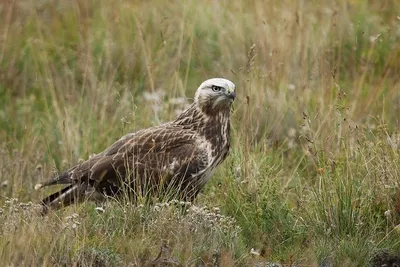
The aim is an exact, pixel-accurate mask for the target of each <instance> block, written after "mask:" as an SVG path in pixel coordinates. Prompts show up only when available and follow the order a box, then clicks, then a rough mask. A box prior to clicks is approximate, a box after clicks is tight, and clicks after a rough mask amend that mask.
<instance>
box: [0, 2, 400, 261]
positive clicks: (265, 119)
mask: <svg viewBox="0 0 400 267" xmlns="http://www.w3.org/2000/svg"><path fill="white" fill-rule="evenodd" d="M399 14H400V4H399V3H397V2H396V1H389V2H388V1H386V2H385V1H382V2H379V3H378V2H376V3H372V2H368V3H367V2H366V1H357V0H343V1H339V2H337V1H336V2H329V3H328V2H326V3H325V2H324V3H323V2H321V1H305V2H297V1H289V2H279V1H275V2H271V3H268V5H267V4H265V3H264V1H261V0H254V1H251V4H249V3H248V2H245V1H225V0H224V1H210V2H207V3H204V2H195V1H183V2H181V1H175V2H171V3H168V4H167V3H164V2H162V1H136V2H131V1H123V0H122V1H117V2H99V1H84V2H83V1H70V2H68V3H67V2H65V1H40V2H35V1H18V2H15V1H14V2H9V3H8V2H5V3H2V4H0V16H1V17H2V18H3V23H1V24H0V36H1V40H2V41H1V42H0V70H1V71H0V206H1V207H2V208H1V209H0V260H1V262H4V264H5V265H15V266H21V265H27V266H38V265H42V266H52V265H74V264H75V265H79V266H90V265H97V266H113V265H114V266H121V265H129V264H130V265H132V266H146V265H147V266H154V265H155V266H157V265H162V264H170V265H172V266H173V265H176V266H186V265H189V266H207V265H217V264H219V266H249V265H250V266H251V265H254V266H259V265H260V264H261V265H262V264H267V263H268V264H278V263H281V264H286V265H290V264H295V265H296V266H301V265H303V264H304V265H307V266H318V265H320V266H366V265H367V266H368V265H371V266H374V265H375V266H376V265H377V264H378V265H379V264H381V265H382V264H390V263H391V262H392V263H393V262H394V263H395V262H396V260H398V259H397V258H396V257H398V255H399V253H400V242H399V234H400V232H399V229H400V226H399V225H400V220H399V219H400V216H399V213H400V190H399V181H400V153H399V151H400V150H399V149H400V134H399V114H400V88H399V79H398V73H400V46H399V43H400V32H399V25H400V20H399ZM210 77H225V78H228V79H230V80H232V81H233V82H235V84H236V87H237V99H236V101H235V106H234V110H233V113H232V139H233V144H232V150H231V154H230V156H229V158H228V160H227V161H226V162H225V163H224V164H223V166H221V167H220V168H219V169H218V170H217V172H216V173H215V175H214V176H213V178H212V179H211V181H210V182H209V184H207V186H206V188H205V190H203V191H202V193H201V194H200V195H199V197H198V198H197V199H196V201H195V203H183V204H182V203H179V202H168V203H159V204H154V205H147V204H144V205H143V203H136V204H132V203H131V204H128V203H117V202H107V203H105V204H104V206H101V207H96V206H95V204H93V203H85V204H82V205H79V206H76V207H71V208H68V209H65V210H61V211H58V212H56V213H54V214H50V215H49V216H46V217H41V216H38V215H37V214H38V210H37V209H38V207H37V204H36V203H38V202H39V200H40V199H41V198H42V195H41V194H42V193H38V192H36V191H34V190H33V187H34V185H35V184H36V183H38V182H39V181H43V180H44V179H46V178H48V177H49V176H51V175H52V173H54V172H58V171H61V170H63V169H65V168H67V167H69V166H71V165H72V164H73V163H76V162H78V161H79V160H80V159H82V158H87V157H89V156H90V155H91V154H93V153H97V152H99V151H102V150H103V149H105V148H106V147H107V146H108V145H110V144H111V143H112V142H114V141H115V140H117V139H118V138H119V137H120V136H122V135H123V134H125V133H127V132H132V131H135V130H138V129H140V128H144V127H148V126H152V125H157V124H159V123H160V122H163V121H167V120H170V119H172V118H173V117H174V116H175V115H176V114H177V113H179V112H180V111H181V110H182V109H184V108H185V106H186V105H187V104H188V103H190V102H191V100H190V99H187V97H192V96H193V93H194V91H195V90H196V89H197V86H198V85H199V83H200V82H202V81H203V80H205V79H207V78H210ZM47 193H48V192H43V194H47Z"/></svg>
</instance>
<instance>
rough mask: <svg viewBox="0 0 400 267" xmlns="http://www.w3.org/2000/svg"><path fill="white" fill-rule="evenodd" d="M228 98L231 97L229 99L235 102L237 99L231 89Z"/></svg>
mask: <svg viewBox="0 0 400 267" xmlns="http://www.w3.org/2000/svg"><path fill="white" fill-rule="evenodd" d="M228 97H229V99H231V100H232V101H234V100H235V97H236V93H235V90H233V89H231V88H229V89H228Z"/></svg>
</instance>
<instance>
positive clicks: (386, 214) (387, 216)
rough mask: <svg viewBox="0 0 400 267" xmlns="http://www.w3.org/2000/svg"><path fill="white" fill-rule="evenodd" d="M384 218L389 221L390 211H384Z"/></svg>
mask: <svg viewBox="0 0 400 267" xmlns="http://www.w3.org/2000/svg"><path fill="white" fill-rule="evenodd" d="M384 214H385V217H386V218H387V219H389V218H390V217H391V216H392V214H391V211H390V210H387V211H385V213H384Z"/></svg>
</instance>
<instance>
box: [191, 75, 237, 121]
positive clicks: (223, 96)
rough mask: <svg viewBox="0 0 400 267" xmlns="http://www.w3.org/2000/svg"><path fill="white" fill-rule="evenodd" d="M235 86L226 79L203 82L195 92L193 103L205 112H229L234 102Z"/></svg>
mask: <svg viewBox="0 0 400 267" xmlns="http://www.w3.org/2000/svg"><path fill="white" fill-rule="evenodd" d="M235 96H236V92H235V84H234V83H233V82H231V81H229V80H227V79H223V78H213V79H208V80H206V81H204V82H203V83H202V84H201V85H200V86H199V88H198V89H197V91H196V94H195V96H194V102H195V103H196V104H197V105H198V106H199V107H200V108H201V109H202V110H203V111H206V112H211V113H216V112H219V111H221V110H229V108H230V106H231V104H232V103H233V101H234V100H235Z"/></svg>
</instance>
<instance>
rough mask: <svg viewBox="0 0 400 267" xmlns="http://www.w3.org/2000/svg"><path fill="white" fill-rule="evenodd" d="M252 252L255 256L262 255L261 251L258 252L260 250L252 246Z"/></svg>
mask: <svg viewBox="0 0 400 267" xmlns="http://www.w3.org/2000/svg"><path fill="white" fill-rule="evenodd" d="M250 254H251V255H254V256H260V252H258V251H257V250H255V249H254V248H251V250H250Z"/></svg>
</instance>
